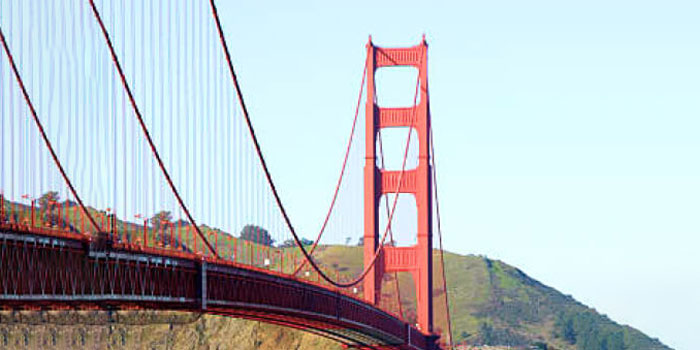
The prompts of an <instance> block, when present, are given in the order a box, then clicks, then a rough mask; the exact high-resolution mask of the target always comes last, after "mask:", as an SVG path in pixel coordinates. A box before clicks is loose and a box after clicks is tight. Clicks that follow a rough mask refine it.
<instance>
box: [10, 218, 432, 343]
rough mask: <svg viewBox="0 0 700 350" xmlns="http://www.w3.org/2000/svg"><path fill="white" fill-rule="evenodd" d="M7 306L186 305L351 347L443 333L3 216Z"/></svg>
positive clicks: (303, 288) (266, 277)
mask: <svg viewBox="0 0 700 350" xmlns="http://www.w3.org/2000/svg"><path fill="white" fill-rule="evenodd" d="M0 308H4V309H32V310H37V309H47V310H51V309H54V310H55V309H105V310H122V309H150V310H182V311H190V312H201V313H209V314H216V315H225V316H231V317H240V318H246V319H253V320H260V321H264V322H269V323H275V324H281V325H284V326H289V327H294V328H298V329H303V330H305V331H308V332H312V333H316V334H319V335H322V336H325V337H329V338H332V339H335V340H337V341H339V342H341V343H342V344H345V345H347V346H348V347H359V348H375V349H414V350H431V349H438V345H436V342H437V339H436V337H435V336H432V335H426V334H423V333H422V332H420V331H419V330H417V329H416V328H415V327H413V326H412V325H410V324H408V323H406V322H404V321H402V320H400V319H398V318H396V317H395V316H393V315H391V314H389V313H386V312H384V311H382V310H380V309H378V308H376V307H374V306H372V305H370V304H367V303H365V302H364V301H362V300H360V299H357V298H355V297H353V296H350V295H346V294H344V293H341V292H340V291H338V290H332V289H330V288H328V287H326V286H322V285H319V284H316V283H313V282H309V281H304V280H300V279H296V278H294V277H292V276H289V275H286V274H280V273H277V272H274V271H269V270H265V269H259V268H255V267H251V266H247V265H241V264H237V263H233V262H229V261H223V260H217V259H211V258H203V257H201V256H200V255H195V254H192V253H183V252H178V251H170V250H165V249H157V248H144V247H138V246H130V245H123V244H112V243H111V242H109V241H108V240H106V239H101V240H100V239H98V240H91V239H89V238H87V237H86V236H84V235H81V234H77V233H72V232H63V231H56V230H53V229H43V228H36V227H31V228H30V227H27V226H22V225H15V224H8V223H0Z"/></svg>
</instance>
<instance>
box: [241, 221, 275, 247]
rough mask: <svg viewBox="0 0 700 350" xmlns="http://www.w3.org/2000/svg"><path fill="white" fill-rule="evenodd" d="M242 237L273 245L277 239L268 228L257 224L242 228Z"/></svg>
mask: <svg viewBox="0 0 700 350" xmlns="http://www.w3.org/2000/svg"><path fill="white" fill-rule="evenodd" d="M240 237H241V239H243V240H246V241H251V242H254V243H258V244H262V245H266V246H272V244H273V243H275V240H274V239H272V236H270V233H269V232H267V230H266V229H264V228H262V227H260V226H256V225H245V226H244V227H243V229H242V230H241V234H240Z"/></svg>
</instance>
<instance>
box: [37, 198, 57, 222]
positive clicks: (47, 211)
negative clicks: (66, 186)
mask: <svg viewBox="0 0 700 350" xmlns="http://www.w3.org/2000/svg"><path fill="white" fill-rule="evenodd" d="M59 200H60V197H59V195H58V192H56V191H49V192H46V193H44V194H42V195H41V197H39V199H38V201H37V202H38V203H39V211H40V213H41V214H40V215H41V217H42V220H43V221H44V223H47V224H50V225H55V224H56V223H57V222H58V217H57V216H56V215H54V214H53V212H52V211H53V209H54V208H55V207H56V205H57V204H58V201H59Z"/></svg>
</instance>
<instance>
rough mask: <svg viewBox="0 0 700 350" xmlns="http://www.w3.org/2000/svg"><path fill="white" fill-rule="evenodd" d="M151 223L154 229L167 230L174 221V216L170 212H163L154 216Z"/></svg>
mask: <svg viewBox="0 0 700 350" xmlns="http://www.w3.org/2000/svg"><path fill="white" fill-rule="evenodd" d="M149 221H150V223H151V227H153V229H155V230H156V231H160V230H161V229H165V228H166V227H167V225H168V224H169V223H170V222H172V221H173V215H172V214H171V213H170V212H169V211H166V210H163V211H159V212H157V213H156V214H155V215H153V217H152V218H151V220H149Z"/></svg>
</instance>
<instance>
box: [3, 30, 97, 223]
mask: <svg viewBox="0 0 700 350" xmlns="http://www.w3.org/2000/svg"><path fill="white" fill-rule="evenodd" d="M0 40H1V41H2V46H3V48H4V49H5V54H7V58H8V60H9V61H10V66H11V67H12V72H13V73H14V74H15V79H16V80H17V84H19V88H20V90H22V95H23V96H24V100H25V101H26V102H27V106H28V107H29V111H30V112H31V114H32V117H33V118H34V123H35V124H36V126H37V128H38V129H39V133H40V134H41V137H42V138H43V139H44V143H45V144H46V147H47V148H48V149H49V153H50V154H51V158H53V162H54V164H56V167H57V168H58V171H59V172H60V173H61V177H63V180H64V181H65V182H66V185H68V188H69V189H70V192H71V193H72V194H73V197H75V200H76V201H77V202H78V204H80V207H81V208H82V210H83V213H84V214H85V216H87V218H88V220H90V224H91V225H92V227H93V228H94V229H95V232H100V228H99V226H98V225H97V222H96V221H95V219H94V218H93V217H92V215H91V214H90V213H89V212H88V210H87V208H86V207H85V205H84V204H83V201H82V199H80V196H78V192H77V191H76V190H75V187H73V183H71V181H70V179H69V178H68V175H67V174H66V171H65V170H64V169H63V166H62V165H61V162H60V161H59V160H58V156H57V155H56V152H55V151H54V149H53V146H51V141H49V138H48V137H47V136H46V132H45V131H44V127H43V126H42V124H41V121H40V120H39V117H38V116H37V113H36V110H35V109H34V104H32V100H31V98H29V93H27V89H26V88H25V87H24V82H23V81H22V77H21V76H20V75H19V70H18V69H17V65H16V64H15V60H14V58H13V57H12V53H11V52H10V47H9V46H8V45H7V41H6V40H5V35H3V33H2V29H0Z"/></svg>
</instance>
